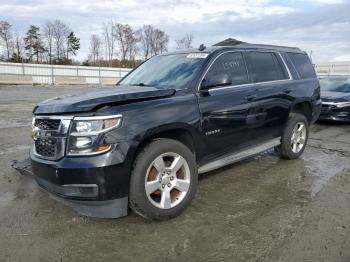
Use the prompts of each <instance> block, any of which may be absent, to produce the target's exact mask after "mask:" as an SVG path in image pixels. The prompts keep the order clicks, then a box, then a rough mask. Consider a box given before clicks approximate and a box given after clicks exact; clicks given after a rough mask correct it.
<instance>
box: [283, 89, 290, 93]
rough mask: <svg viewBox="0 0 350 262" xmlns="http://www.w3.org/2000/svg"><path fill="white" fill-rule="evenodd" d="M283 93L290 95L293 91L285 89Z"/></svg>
mask: <svg viewBox="0 0 350 262" xmlns="http://www.w3.org/2000/svg"><path fill="white" fill-rule="evenodd" d="M283 92H284V93H286V94H289V93H290V92H292V89H290V88H285V89H283Z"/></svg>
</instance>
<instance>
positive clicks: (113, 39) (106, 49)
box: [83, 21, 193, 67]
mask: <svg viewBox="0 0 350 262" xmlns="http://www.w3.org/2000/svg"><path fill="white" fill-rule="evenodd" d="M101 31H102V32H101V33H100V34H92V35H91V37H90V54H89V56H88V59H87V60H86V61H84V62H83V65H93V66H109V67H135V66H137V65H138V64H140V63H141V62H142V61H144V60H147V59H148V58H150V57H152V56H154V55H158V54H162V53H164V52H167V51H168V45H169V35H168V34H166V33H165V32H164V31H162V30H161V29H159V28H156V27H154V26H152V25H143V26H142V27H141V28H136V29H135V28H133V27H132V26H130V25H128V24H121V23H116V22H114V21H110V22H108V23H105V24H103V26H102V30H101ZM192 41H193V35H192V34H186V35H185V36H184V37H183V38H181V39H177V40H175V43H176V49H186V48H191V47H192Z"/></svg>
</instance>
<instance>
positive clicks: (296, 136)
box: [277, 113, 309, 159]
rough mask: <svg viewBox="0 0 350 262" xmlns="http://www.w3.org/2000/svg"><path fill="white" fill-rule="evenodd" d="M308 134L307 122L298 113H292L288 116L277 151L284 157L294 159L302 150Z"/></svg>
mask: <svg viewBox="0 0 350 262" xmlns="http://www.w3.org/2000/svg"><path fill="white" fill-rule="evenodd" d="M308 136H309V122H308V120H307V119H306V117H305V116H304V115H302V114H299V113H293V114H292V115H291V117H290V118H289V120H288V122H287V125H286V128H285V130H284V132H283V135H282V140H281V145H280V146H279V147H277V151H278V152H279V153H280V154H281V157H282V158H285V159H296V158H298V157H299V156H300V155H301V154H302V153H303V152H304V149H305V147H306V144H307V140H308Z"/></svg>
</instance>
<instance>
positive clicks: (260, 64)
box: [247, 52, 288, 83]
mask: <svg viewBox="0 0 350 262" xmlns="http://www.w3.org/2000/svg"><path fill="white" fill-rule="evenodd" d="M247 56H248V61H249V63H248V68H249V74H250V75H251V77H252V79H253V81H254V83H257V82H268V81H276V80H283V79H287V78H288V77H287V73H286V71H285V70H284V69H283V67H282V65H281V63H280V61H279V59H278V58H277V56H276V54H275V53H270V52H247Z"/></svg>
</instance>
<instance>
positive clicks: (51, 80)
mask: <svg viewBox="0 0 350 262" xmlns="http://www.w3.org/2000/svg"><path fill="white" fill-rule="evenodd" d="M130 70H131V69H130V68H109V67H88V66H65V65H42V64H18V63H5V62H0V75H3V76H4V75H6V76H8V77H11V76H13V78H15V77H16V76H17V77H18V76H31V77H32V81H33V84H56V77H58V78H59V79H65V78H64V77H67V81H68V80H69V78H72V77H76V78H79V79H80V81H85V83H87V84H99V83H103V82H104V81H103V80H104V79H109V80H111V78H112V79H116V80H118V79H120V78H121V77H123V76H125V75H126V74H127V73H128V72H129V71H130Z"/></svg>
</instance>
